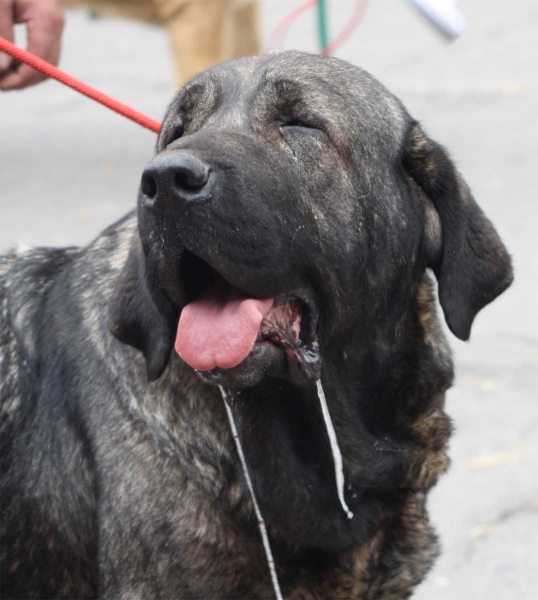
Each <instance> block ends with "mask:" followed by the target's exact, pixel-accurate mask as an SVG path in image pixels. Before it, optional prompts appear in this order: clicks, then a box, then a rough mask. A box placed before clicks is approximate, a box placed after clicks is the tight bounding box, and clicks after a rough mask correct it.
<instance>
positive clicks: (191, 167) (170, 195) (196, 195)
mask: <svg viewBox="0 0 538 600" xmlns="http://www.w3.org/2000/svg"><path fill="white" fill-rule="evenodd" d="M209 173H210V171H209V166H208V165H207V164H206V163H205V162H203V161H202V160H200V159H199V158H198V157H197V156H195V155H194V154H192V153H191V152H187V151H178V150H176V151H171V152H162V153H161V154H159V155H157V156H156V157H155V158H154V159H153V160H152V161H151V162H150V163H149V164H148V165H147V167H146V168H145V169H144V173H143V174H142V181H141V184H140V188H141V190H142V193H143V194H144V196H145V204H146V205H147V206H148V207H149V208H160V209H165V207H166V206H167V203H172V204H173V203H177V202H178V201H179V202H181V203H188V202H194V201H197V200H205V199H207V198H208V197H209V194H208V190H207V184H208V182H209Z"/></svg>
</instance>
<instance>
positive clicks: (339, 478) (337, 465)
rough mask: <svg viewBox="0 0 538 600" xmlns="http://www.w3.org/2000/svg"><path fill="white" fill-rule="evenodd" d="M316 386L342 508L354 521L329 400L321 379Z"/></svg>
mask: <svg viewBox="0 0 538 600" xmlns="http://www.w3.org/2000/svg"><path fill="white" fill-rule="evenodd" d="M316 385H317V387H318V398H319V402H320V404H321V412H322V413H323V418H324V420H325V427H326V428H327V435H328V436H329V441H330V443H331V451H332V455H333V462H334V472H335V475H336V490H337V492H338V498H339V500H340V504H341V505H342V508H343V509H344V512H345V513H346V515H347V518H348V519H352V518H353V513H352V512H351V511H350V510H349V507H348V505H347V504H346V501H345V499H344V464H343V461H342V454H341V452H340V448H339V446H338V440H337V439H336V432H335V431H334V427H333V423H332V420H331V415H330V413H329V407H328V406H327V400H326V399H325V394H324V392H323V387H322V385H321V379H318V380H317V382H316Z"/></svg>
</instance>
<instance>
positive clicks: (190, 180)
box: [174, 165, 209, 191]
mask: <svg viewBox="0 0 538 600" xmlns="http://www.w3.org/2000/svg"><path fill="white" fill-rule="evenodd" d="M208 179H209V169H208V168H207V167H205V166H204V167H202V166H201V165H200V167H199V168H196V169H193V168H184V169H179V170H178V171H177V172H176V175H175V177H174V183H175V185H176V187H177V188H179V189H182V190H187V191H197V190H199V189H201V188H203V187H204V186H205V184H206V183H207V181H208Z"/></svg>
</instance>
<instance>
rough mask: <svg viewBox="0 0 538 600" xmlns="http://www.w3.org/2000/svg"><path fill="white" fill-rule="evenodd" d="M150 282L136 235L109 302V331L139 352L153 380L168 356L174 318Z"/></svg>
mask: <svg viewBox="0 0 538 600" xmlns="http://www.w3.org/2000/svg"><path fill="white" fill-rule="evenodd" d="M150 286H151V282H149V281H148V279H147V276H146V268H145V257H144V255H143V252H142V248H141V246H140V242H139V240H138V237H137V236H136V239H135V240H133V243H132V246H131V249H130V251H129V255H128V257H127V261H126V262H125V265H124V267H123V270H122V272H121V273H120V276H119V277H118V280H117V281H116V284H115V288H114V291H113V293H112V297H111V299H110V302H109V307H108V309H109V322H110V331H111V332H112V334H113V335H114V336H115V337H117V338H118V339H119V340H120V341H121V342H124V343H125V344H129V345H130V346H133V347H134V348H136V349H137V350H140V352H142V354H143V355H144V358H145V359H146V365H147V372H148V379H149V380H150V381H155V380H156V379H158V378H159V377H160V376H161V375H162V373H163V371H164V370H165V368H166V366H167V364H168V361H169V360H170V354H171V352H172V348H173V345H174V338H175V325H174V323H176V324H177V319H176V318H175V315H174V311H173V308H172V306H171V304H170V302H169V301H168V299H167V298H166V297H165V296H164V294H163V293H162V292H159V291H158V290H157V286H156V284H154V286H153V287H154V288H155V289H153V290H152V289H151V287H150Z"/></svg>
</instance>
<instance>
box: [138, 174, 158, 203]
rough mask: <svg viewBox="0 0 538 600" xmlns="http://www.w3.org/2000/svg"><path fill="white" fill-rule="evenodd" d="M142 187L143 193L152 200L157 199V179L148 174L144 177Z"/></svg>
mask: <svg viewBox="0 0 538 600" xmlns="http://www.w3.org/2000/svg"><path fill="white" fill-rule="evenodd" d="M140 187H141V189H142V193H143V194H144V195H146V196H147V197H148V198H150V199H153V198H155V196H156V195H157V184H156V183H155V179H154V178H153V177H152V176H151V175H148V174H147V173H144V175H142V181H141V183H140Z"/></svg>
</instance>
